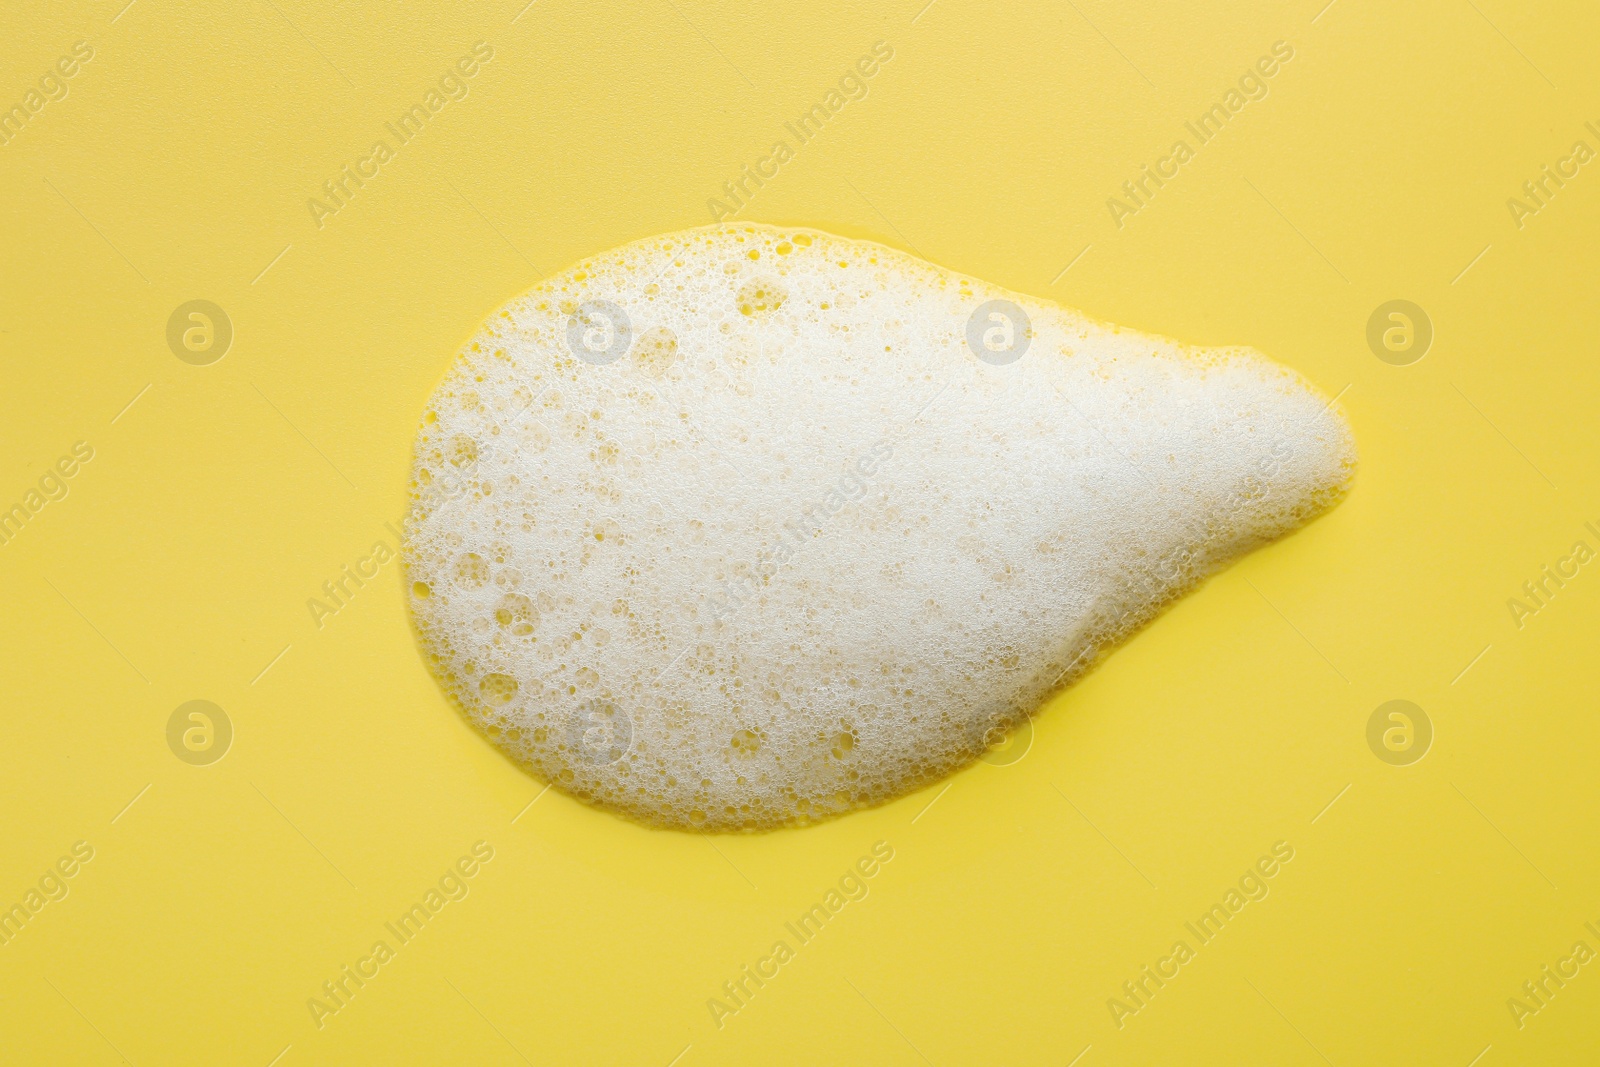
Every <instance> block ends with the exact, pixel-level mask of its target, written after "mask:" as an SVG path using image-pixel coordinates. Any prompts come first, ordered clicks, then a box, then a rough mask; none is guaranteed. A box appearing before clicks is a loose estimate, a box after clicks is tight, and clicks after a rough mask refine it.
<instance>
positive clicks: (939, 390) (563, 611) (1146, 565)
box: [405, 224, 1355, 830]
mask: <svg viewBox="0 0 1600 1067" xmlns="http://www.w3.org/2000/svg"><path fill="white" fill-rule="evenodd" d="M994 301H999V302H1002V303H998V304H991V303H990V302H994ZM980 307H982V308H984V310H983V312H982V313H981V314H980V315H979V316H978V317H977V318H976V320H975V319H974V313H975V312H977V311H978V310H979V309H980ZM996 307H998V308H1001V309H1002V311H1003V310H1004V309H1006V308H1011V309H1013V310H1016V309H1020V312H1021V315H1022V316H1025V319H1022V318H1019V317H1017V316H1016V315H1011V316H1009V317H1008V318H1007V319H1003V320H1002V319H993V318H992V317H991V311H992V309H993V308H996ZM974 322H976V326H975V327H974V329H973V330H971V331H969V325H972V324H973V323H974ZM1008 325H1009V326H1010V327H1011V330H1012V332H1011V334H1009V335H1007V334H1005V328H1006V327H1007V326H1008ZM991 328H992V329H995V330H999V331H1000V332H999V333H994V334H992V335H990V337H991V339H992V340H993V341H994V342H995V344H996V345H999V346H1000V348H1001V353H1000V355H999V356H998V357H997V356H996V355H995V353H993V352H991V351H989V350H988V349H989V348H990V347H993V346H990V345H987V344H986V343H984V342H982V341H980V342H979V343H978V344H976V345H974V344H972V343H969V340H968V338H969V335H970V336H972V337H975V338H982V337H984V336H985V333H986V331H987V330H990V329H991ZM1007 344H1009V345H1010V346H1011V347H1010V348H1009V349H1006V347H1005V346H1006V345H1007ZM1021 344H1025V345H1026V348H1025V350H1024V351H1023V354H1022V357H1021V358H1012V357H1007V356H1006V355H1005V352H1006V351H1008V350H1009V351H1010V352H1012V353H1013V355H1014V353H1015V351H1016V349H1017V347H1018V346H1019V345H1021ZM979 355H982V356H983V357H984V358H982V359H980V358H978V357H979ZM1008 360H1009V361H1008ZM1354 464H1355V451H1354V446H1353V442H1352V439H1351V435H1350V432H1349V430H1348V428H1347V427H1346V425H1345V423H1344V422H1343V420H1342V419H1341V418H1340V417H1339V415H1338V414H1337V413H1336V412H1335V411H1334V410H1333V408H1332V406H1331V405H1330V403H1329V402H1328V401H1327V400H1326V399H1325V398H1324V397H1323V396H1321V395H1320V394H1318V393H1317V391H1316V390H1315V389H1313V388H1312V387H1311V386H1310V385H1308V384H1307V383H1306V382H1305V381H1304V380H1303V379H1302V378H1301V377H1300V376H1299V375H1297V374H1296V373H1294V372H1293V371H1290V370H1288V369H1286V368H1284V367H1281V366H1279V365H1277V364H1275V363H1272V362H1271V361H1269V360H1267V359H1266V358H1264V357H1263V356H1261V355H1260V354H1259V353H1256V352H1254V351H1251V350H1249V349H1240V348H1226V349H1198V348H1192V347H1187V346H1183V345H1179V344H1177V343H1175V342H1173V341H1170V340H1167V339H1165V338H1160V337H1154V336H1151V335H1148V334H1143V333H1137V332H1133V331H1130V330H1119V329H1117V328H1115V327H1111V326H1107V325H1105V324H1102V323H1098V322H1094V321H1092V320H1090V319H1088V318H1085V317H1084V316H1082V315H1080V314H1078V313H1077V312H1075V311H1072V310H1070V309H1067V308H1063V307H1060V306H1058V305H1054V304H1051V303H1047V302H1044V301H1041V300H1037V299H1034V298H1032V297H1028V296H1025V295H1023V294H1019V293H1011V292H1007V291H1005V290H1002V289H999V288H998V287H996V286H992V285H989V284H987V283H985V282H982V281H979V280H977V279H974V278H967V277H963V276H961V275H958V274H954V273H952V272H949V271H946V270H943V269H941V268H939V267H936V266H934V265H932V264H929V263H926V262H923V261H921V260H918V259H915V258H913V257H910V256H907V255H905V254H903V253H900V252H897V251H894V250H892V249H888V248H885V247H882V246H880V245H876V244H871V243H868V242H864V241H854V240H848V239H845V238H840V237H836V236H833V235H830V234H825V233H820V232H817V231H813V230H795V229H777V228H772V227H767V226H758V225H748V224H737V225H734V224H725V225H721V226H713V227H707V228H704V229H698V230H691V231H687V232H684V233H677V234H670V235H666V236H663V237H658V238H653V239H650V240H646V241H641V242H638V243H635V244H632V245H628V246H626V247H624V248H620V249H616V250H613V251H611V252H607V253H604V254H602V255H599V256H596V257H594V258H593V259H591V260H588V261H586V262H584V263H581V264H579V265H578V266H576V267H574V268H572V269H571V270H569V271H567V272H566V273H564V274H562V275H560V276H558V277H555V278H552V279H550V280H548V281H546V282H544V283H542V284H541V285H539V286H538V287H536V288H535V289H533V290H532V291H531V292H529V293H528V294H527V295H525V296H523V297H520V298H518V299H516V300H513V301H511V302H510V303H509V304H507V305H506V306H505V307H504V308H503V309H502V310H500V311H499V312H498V313H496V314H495V315H494V316H493V317H492V318H490V319H489V320H488V322H487V323H485V325H484V326H483V328H482V329H481V330H480V331H479V333H478V334H477V336H476V337H475V338H474V339H473V340H472V341H471V342H470V343H468V344H467V346H466V347H465V349H464V350H463V351H462V353H461V356H460V358H459V359H458V360H457V361H456V363H455V365H454V366H453V368H452V369H451V371H450V373H449V375H448V377H447V378H446V380H445V382H444V383H443V384H442V385H441V386H440V388H439V390H438V391H437V393H436V394H435V395H434V397H433V399H432V403H431V405H430V407H429V408H428V410H427V412H426V414H425V416H424V418H423V424H422V429H421V431H420V433H419V435H418V440H417V453H416V466H415V476H414V482H413V503H412V511H411V514H410V516H409V518H408V520H407V523H406V531H405V532H406V552H405V558H406V564H407V572H408V575H409V579H408V581H409V582H410V589H411V606H412V610H413V613H414V617H415V620H416V623H417V627H418V631H419V635H420V637H421V641H422V644H423V647H424V649H425V651H426V653H427V656H428V659H429V661H430V663H431V665H432V667H433V670H434V671H435V673H436V674H437V676H438V677H439V679H440V681H441V682H442V684H443V685H444V687H445V689H446V690H447V691H448V692H449V693H450V694H451V696H452V697H453V698H454V699H455V701H456V702H457V703H458V704H459V706H460V707H461V708H462V710H463V711H464V712H465V713H466V715H467V716H468V718H469V719H471V720H472V721H473V722H474V723H476V724H477V725H478V726H479V727H480V728H481V729H482V730H483V731H484V732H485V733H486V734H487V735H488V736H489V737H490V739H491V740H493V741H494V742H495V743H496V744H497V745H499V746H500V747H501V748H503V749H504V750H505V751H506V752H507V753H508V754H510V755H511V756H512V757H513V758H515V759H516V760H517V761H518V762H519V763H521V764H522V765H524V766H525V767H527V768H528V769H529V770H531V771H532V772H534V773H535V774H537V775H539V776H540V777H542V778H544V779H546V780H548V781H550V782H553V783H554V784H556V785H557V786H559V787H560V788H561V789H563V790H564V791H566V792H567V793H569V794H571V795H573V796H576V797H579V798H581V799H584V800H587V801H590V802H593V803H596V804H599V805H601V806H603V807H606V808H609V809H612V810H616V811H620V812H624V813H626V814H628V815H631V816H633V817H636V818H638V819H640V820H642V821H644V822H647V823H650V824H654V825H659V826H670V827H691V828H697V829H713V830H733V829H757V828H765V827H772V826H779V825H784V824H796V823H804V822H809V821H814V820H817V819H820V818H824V817H827V816H831V815H835V814H838V813H841V812H845V811H848V810H851V809H853V808H857V807H861V806H864V805H869V804H874V803H878V802H882V801H885V800H888V799H890V798H893V797H896V796H900V795H903V794H905V793H908V792H910V791H912V790H914V789H916V788H918V787H920V786H923V785H925V784H927V783H929V782H932V781H935V780H937V779H939V778H941V777H943V776H944V775H947V774H949V773H950V772H951V771H953V770H955V769H956V768H958V767H961V766H962V765H964V764H966V763H968V762H969V761H971V760H972V759H974V758H975V757H976V756H977V755H979V754H980V753H981V752H983V751H984V749H985V748H986V747H987V746H989V745H991V744H994V743H996V742H997V741H998V740H1000V739H1001V738H1002V737H1003V736H1004V735H1005V733H1006V731H1007V730H1008V729H1009V728H1011V727H1012V726H1014V725H1016V724H1017V723H1019V722H1020V721H1021V720H1022V719H1023V718H1024V717H1025V716H1026V715H1028V714H1029V713H1030V712H1031V711H1032V710H1034V709H1035V708H1037V707H1038V705H1039V704H1040V703H1041V701H1042V700H1044V698H1045V697H1046V696H1048V695H1049V694H1050V693H1051V692H1052V691H1053V690H1055V689H1057V688H1060V687H1062V686H1064V685H1067V684H1070V683H1071V682H1072V681H1073V680H1074V679H1075V678H1076V677H1078V676H1079V675H1081V674H1082V673H1083V672H1084V671H1086V670H1088V669H1089V667H1090V666H1091V665H1092V664H1093V662H1094V660H1095V659H1096V657H1097V656H1098V655H1099V654H1100V653H1101V652H1102V651H1104V650H1106V649H1108V648H1110V647H1111V646H1113V645H1115V644H1116V643H1117V642H1118V641H1119V640H1121V639H1122V638H1124V637H1125V636H1127V635H1128V634H1129V633H1131V632H1132V631H1133V630H1135V629H1137V628H1138V627H1139V626H1141V625H1143V624H1144V623H1145V622H1147V621H1148V620H1149V619H1151V618H1152V617H1153V616H1154V615H1155V614H1157V613H1158V612H1159V611H1160V610H1161V608H1162V607H1163V606H1164V605H1165V604H1167V603H1168V602H1170V601H1171V600H1173V599H1174V598H1176V597H1177V596H1179V595H1181V594H1182V593H1183V592H1185V591H1186V590H1188V589H1190V588H1191V587H1193V586H1194V585H1195V584H1196V583H1197V582H1199V581H1200V580H1202V579H1203V578H1204V577H1205V576H1206V575H1208V574H1210V573H1213V572H1215V571H1216V570H1218V569H1219V568H1221V567H1222V566H1224V565H1226V564H1227V563H1228V562H1229V561H1231V560H1233V559H1235V558H1237V557H1238V556H1239V555H1241V554H1242V553H1244V552H1247V551H1249V550H1250V549H1252V548H1254V547H1256V546H1258V545H1261V544H1264V543H1265V542H1267V541H1270V540H1272V539H1274V538H1277V537H1280V536H1282V535H1283V534H1285V533H1287V532H1288V531H1290V530H1292V529H1294V528H1295V527H1297V526H1299V525H1301V524H1302V523H1304V522H1306V521H1307V520H1309V519H1310V518H1312V517H1313V516H1315V515H1316V514H1317V513H1318V512H1320V511H1322V510H1324V509H1326V508H1328V507H1329V506H1331V505H1332V504H1333V503H1335V502H1336V501H1337V500H1338V498H1339V497H1340V496H1341V495H1342V494H1343V493H1344V491H1345V489H1346V488H1347V486H1348V484H1349V480H1350V478H1351V476H1352V473H1353V471H1354Z"/></svg>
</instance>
